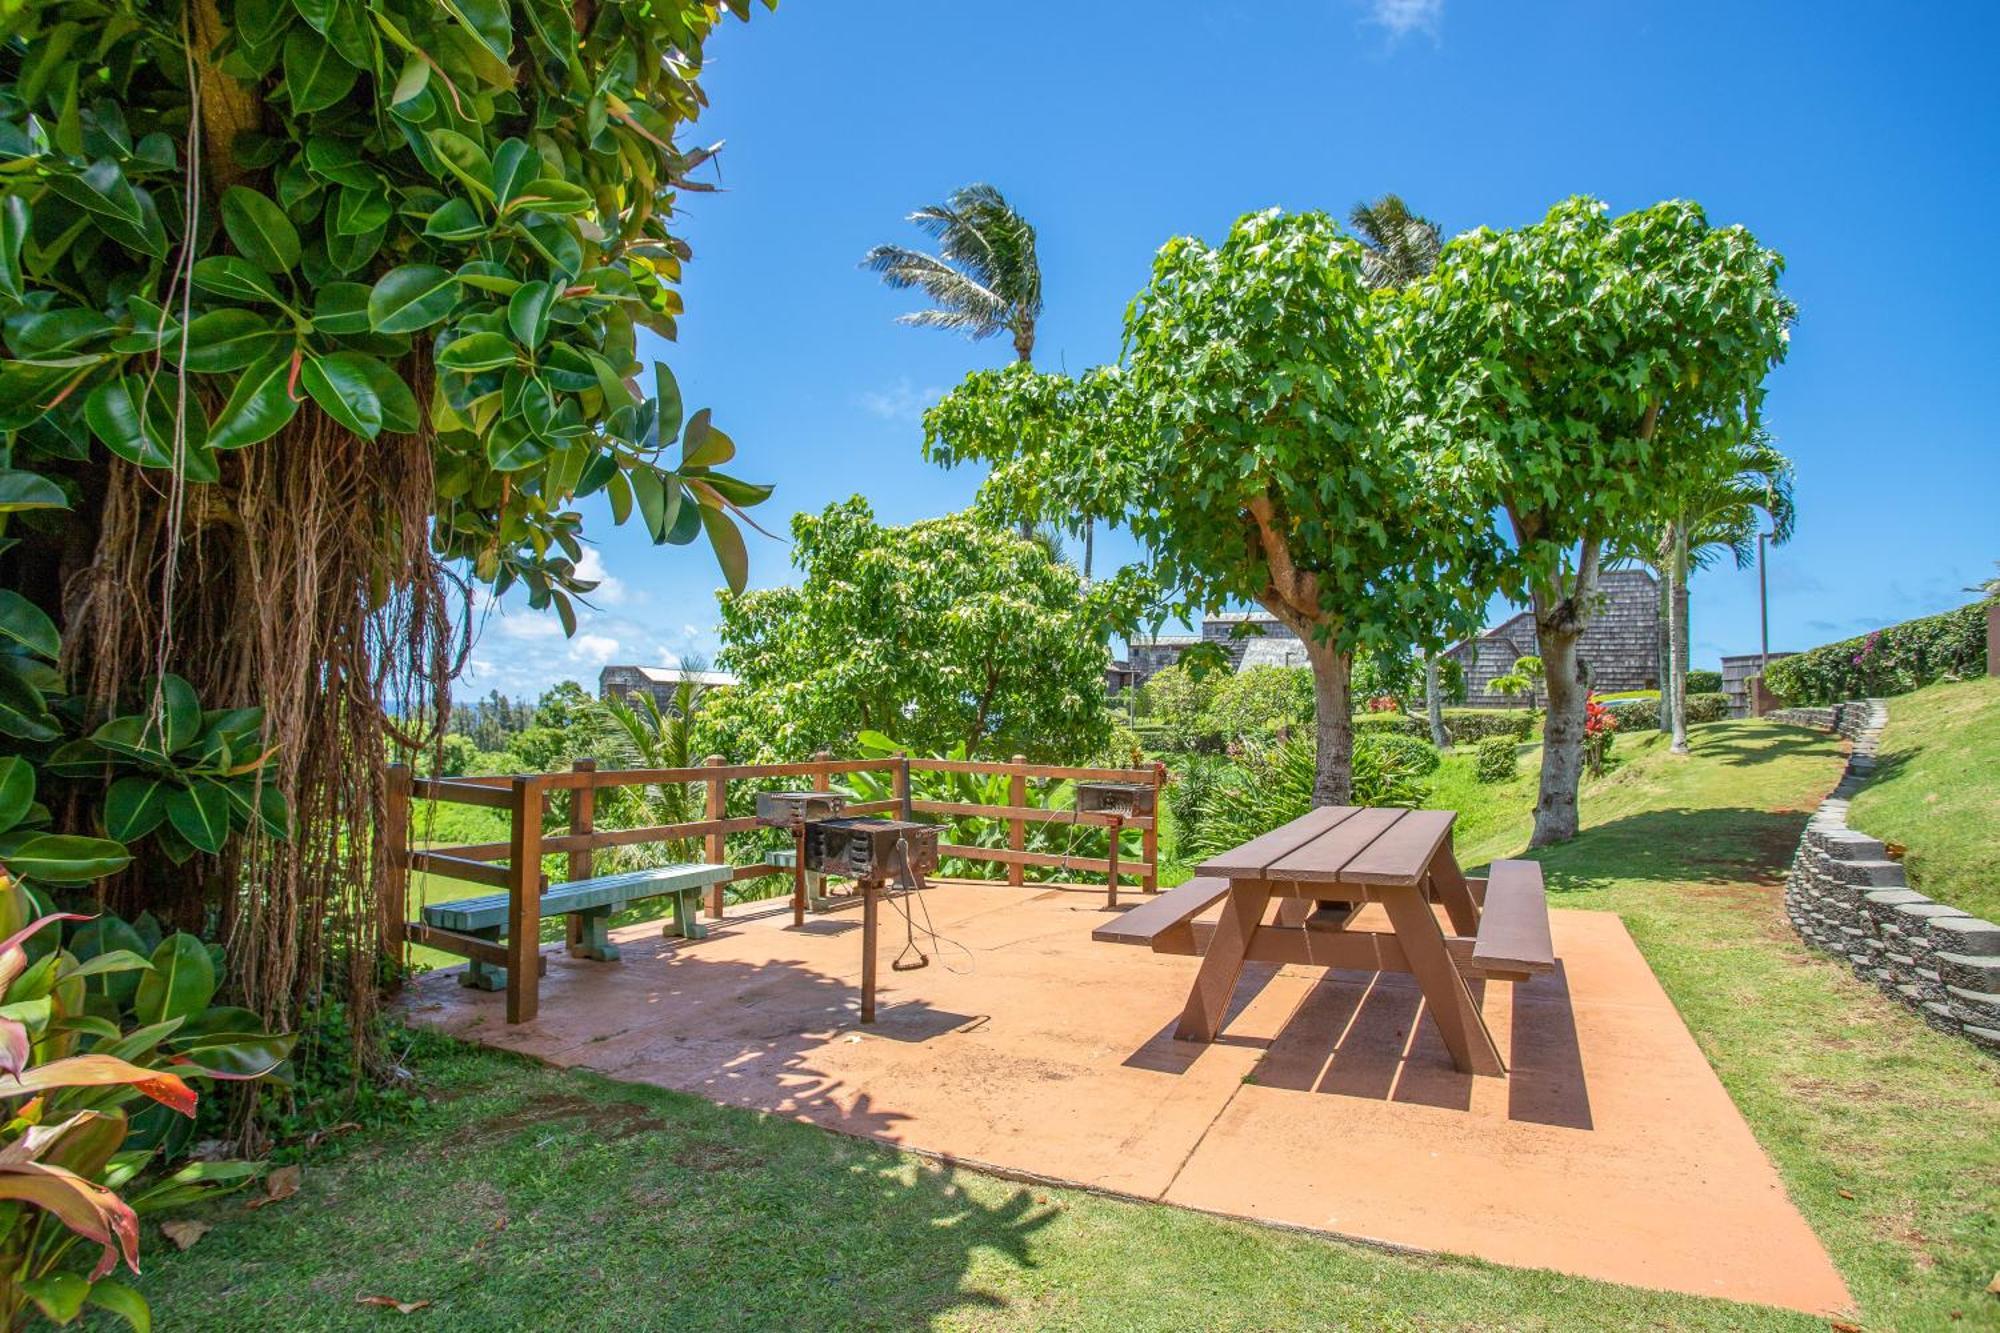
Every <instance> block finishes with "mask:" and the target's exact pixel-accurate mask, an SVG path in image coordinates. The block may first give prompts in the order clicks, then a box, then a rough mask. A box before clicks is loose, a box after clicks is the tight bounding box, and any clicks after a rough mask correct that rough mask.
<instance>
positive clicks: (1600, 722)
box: [1583, 699, 1618, 773]
mask: <svg viewBox="0 0 2000 1333" xmlns="http://www.w3.org/2000/svg"><path fill="white" fill-rule="evenodd" d="M1617 736H1618V724H1617V722H1616V721H1615V720H1614V719H1613V718H1612V716H1611V710H1610V709H1608V708H1606V707H1605V706H1604V705H1603V704H1601V703H1599V702H1597V700H1595V699H1585V700H1584V705H1583V766H1584V767H1585V768H1586V769H1588V770H1589V771H1590V772H1592V773H1602V772H1603V771H1604V769H1605V765H1606V763H1607V761H1608V760H1609V759H1610V757H1611V742H1612V741H1614V740H1615V739H1617Z"/></svg>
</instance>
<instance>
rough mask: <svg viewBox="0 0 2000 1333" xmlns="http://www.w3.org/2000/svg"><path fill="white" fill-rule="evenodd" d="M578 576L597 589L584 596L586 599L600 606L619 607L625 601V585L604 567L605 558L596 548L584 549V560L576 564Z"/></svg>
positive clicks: (588, 547)
mask: <svg viewBox="0 0 2000 1333" xmlns="http://www.w3.org/2000/svg"><path fill="white" fill-rule="evenodd" d="M576 576H577V577H578V578H580V579H590V580H593V581H595V582H596V584H597V587H596V588H595V589H594V590H592V591H591V592H588V593H586V594H584V596H585V598H586V599H587V600H589V601H591V602H594V603H596V604H597V605H599V606H617V605H619V604H620V603H622V602H624V600H625V584H624V583H623V582H622V581H621V580H619V579H618V578H617V577H615V576H614V575H613V574H612V573H611V571H610V570H608V569H606V568H605V567H604V557H603V555H602V554H600V553H599V552H598V549H597V548H596V547H595V546H586V547H584V548H583V559H581V560H579V561H577V562H576Z"/></svg>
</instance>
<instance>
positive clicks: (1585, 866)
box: [1473, 806, 1809, 895]
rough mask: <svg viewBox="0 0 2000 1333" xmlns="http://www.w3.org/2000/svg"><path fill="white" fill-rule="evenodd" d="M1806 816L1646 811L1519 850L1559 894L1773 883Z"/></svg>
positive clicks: (1727, 809)
mask: <svg viewBox="0 0 2000 1333" xmlns="http://www.w3.org/2000/svg"><path fill="white" fill-rule="evenodd" d="M1808 818H1809V816H1808V815H1807V814H1806V813H1805V812H1803V811H1785V812H1775V811H1770V810H1752V809H1746V808H1744V807H1740V806H1723V807H1717V808H1712V809H1702V810H1689V809H1671V810H1647V811H1644V812H1642V813H1639V814H1634V815H1627V816H1625V817H1624V818H1622V819H1613V820H1610V821H1608V822H1606V823H1603V824H1597V825H1593V826H1592V827H1590V828H1587V829H1585V830H1584V831H1583V832H1582V833H1581V834H1579V835H1578V836H1577V837H1576V838H1575V839H1574V840H1573V841H1570V842H1566V843H1563V844H1561V845H1560V846H1556V847H1541V848H1536V849H1534V850H1531V851H1521V852H1516V853H1514V854H1513V855H1515V856H1517V857H1520V858H1522V859H1525V860H1529V861H1539V862H1541V863H1542V866H1543V867H1544V869H1545V870H1546V872H1547V880H1548V888H1549V892H1550V893H1551V894H1557V895H1560V894H1563V893H1575V892H1582V891H1584V890H1589V889H1605V888H1609V887H1611V886H1612V885H1613V884H1616V883H1619V882H1620V881H1633V880H1641V881H1650V882H1653V883H1660V884H1733V883H1743V882H1751V883H1771V882H1774V881H1775V879H1776V878H1777V877H1778V876H1780V875H1782V874H1783V873H1784V867H1785V865H1786V864H1788V863H1789V861H1790V860H1791V854H1792V849H1793V848H1794V847H1795V846H1797V844H1798V840H1799V837H1800V835H1801V834H1802V833H1804V832H1805V827H1806V820H1807V819H1808ZM1483 870H1484V868H1483V867H1482V868H1481V870H1480V871H1475V872H1473V873H1483Z"/></svg>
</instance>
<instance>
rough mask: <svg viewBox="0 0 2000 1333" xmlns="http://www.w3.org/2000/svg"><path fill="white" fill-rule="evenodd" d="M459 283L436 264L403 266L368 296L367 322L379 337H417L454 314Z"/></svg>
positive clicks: (384, 279)
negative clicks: (394, 335)
mask: <svg viewBox="0 0 2000 1333" xmlns="http://www.w3.org/2000/svg"><path fill="white" fill-rule="evenodd" d="M457 304H458V279H457V278H455V277H453V276H452V275H451V273H449V272H448V271H446V270H444V269H441V268H439V267H438V266H437V265H435V264H404V265H403V266H402V267H400V268H392V269H390V270H389V271H388V272H387V273H384V274H383V275H382V276H381V277H380V278H379V279H377V280H376V283H375V287H374V290H372V291H370V292H369V293H368V322H369V323H370V324H371V325H372V326H373V327H374V329H375V332H377V333H415V332H417V331H418V330H420V329H427V328H429V327H430V326H431V325H433V324H436V323H438V322H440V321H441V320H443V319H444V318H445V317H446V316H447V315H449V314H451V311H452V307H454V306H456V305H457Z"/></svg>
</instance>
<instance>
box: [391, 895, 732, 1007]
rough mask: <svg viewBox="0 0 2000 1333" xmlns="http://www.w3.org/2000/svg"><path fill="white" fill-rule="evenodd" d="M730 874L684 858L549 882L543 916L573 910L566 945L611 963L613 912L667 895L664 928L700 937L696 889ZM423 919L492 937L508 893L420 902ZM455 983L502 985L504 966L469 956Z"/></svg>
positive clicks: (502, 927)
mask: <svg viewBox="0 0 2000 1333" xmlns="http://www.w3.org/2000/svg"><path fill="white" fill-rule="evenodd" d="M733 875H734V870H733V868H732V867H730V866H712V865H703V864H685V865H671V866H654V867H652V868H650V869H647V870H632V871H628V872H626V873H625V874H622V875H602V876H599V877H597V878H595V879H579V880H572V881H570V882H569V883H567V884H552V885H550V886H549V887H548V888H547V889H545V890H543V892H542V916H543V917H544V918H545V919H546V918H548V917H552V916H575V917H576V918H577V920H578V923H579V925H580V926H581V927H582V932H581V938H580V940H579V941H578V943H576V944H575V945H573V946H571V950H570V951H571V952H572V953H574V954H575V955H576V956H577V957H579V958H592V959H596V960H597V961H598V962H602V963H613V962H616V961H618V946H617V945H615V944H613V943H612V942H611V937H610V934H609V928H610V925H611V914H612V913H613V912H616V911H618V910H619V909H620V908H622V907H624V906H625V905H626V904H628V903H632V902H636V901H639V900H640V899H644V898H671V899H673V917H672V920H671V921H670V922H669V923H668V925H667V927H666V930H665V933H666V934H668V935H678V936H680V937H681V938H683V939H690V940H698V939H702V938H704V937H705V936H706V935H707V934H708V927H706V926H704V925H702V924H701V922H700V921H699V920H698V914H699V913H700V911H701V892H702V890H703V889H705V888H707V887H708V886H709V885H711V884H726V883H728V882H729V880H730V879H731V878H732V877H733ZM424 924H425V925H427V926H436V927H437V928H439V929H440V930H455V931H458V932H460V933H461V934H466V935H472V936H476V937H477V938H479V939H483V940H493V941H495V942H496V943H497V942H498V941H499V940H500V938H501V937H502V936H503V935H504V934H505V933H506V930H507V895H506V894H504V893H492V894H488V895H486V896H485V897H483V898H460V899H458V900H457V901H455V902H448V903H432V904H430V905H429V906H427V907H425V908H424ZM458 984H459V985H461V986H471V987H473V988H474V989H477V990H492V991H497V990H505V989H506V988H507V969H506V968H504V967H495V966H494V965H493V964H491V963H482V962H480V961H479V960H478V959H476V958H475V959H471V960H469V961H468V962H467V963H466V965H465V971H464V972H462V973H460V974H459V978H458Z"/></svg>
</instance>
